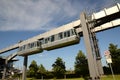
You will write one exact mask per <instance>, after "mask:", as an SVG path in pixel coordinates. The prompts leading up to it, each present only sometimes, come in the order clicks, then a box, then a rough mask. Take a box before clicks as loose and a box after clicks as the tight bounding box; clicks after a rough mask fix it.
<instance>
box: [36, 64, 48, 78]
mask: <svg viewBox="0 0 120 80" xmlns="http://www.w3.org/2000/svg"><path fill="white" fill-rule="evenodd" d="M46 72H47V71H46V69H45V67H44V66H43V65H42V64H40V65H39V66H38V71H37V73H38V75H37V77H38V78H43V77H44V76H45V75H46ZM40 76H41V77H40Z"/></svg>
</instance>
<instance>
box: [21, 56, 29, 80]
mask: <svg viewBox="0 0 120 80" xmlns="http://www.w3.org/2000/svg"><path fill="white" fill-rule="evenodd" d="M27 61H28V56H24V63H23V74H22V80H26V72H27Z"/></svg>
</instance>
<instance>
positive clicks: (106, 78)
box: [27, 75, 120, 80]
mask: <svg viewBox="0 0 120 80" xmlns="http://www.w3.org/2000/svg"><path fill="white" fill-rule="evenodd" d="M27 80H41V79H31V78H28V79H27ZM44 80H84V79H83V78H71V79H44ZM101 80H114V79H113V77H112V75H105V76H102V77H101ZM115 80H120V75H115Z"/></svg>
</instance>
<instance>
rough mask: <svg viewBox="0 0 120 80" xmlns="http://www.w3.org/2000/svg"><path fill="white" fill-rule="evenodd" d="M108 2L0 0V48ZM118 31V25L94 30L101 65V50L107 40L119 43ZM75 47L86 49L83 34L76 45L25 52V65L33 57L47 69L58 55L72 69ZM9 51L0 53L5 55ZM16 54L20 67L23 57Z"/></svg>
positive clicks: (98, 0) (109, 0)
mask: <svg viewBox="0 0 120 80" xmlns="http://www.w3.org/2000/svg"><path fill="white" fill-rule="evenodd" d="M116 1H117V0H116ZM112 4H113V0H84V1H83V0H0V49H2V48H5V47H7V46H9V45H12V44H15V43H17V42H18V41H19V40H26V39H28V38H31V37H33V36H36V35H38V34H41V33H43V32H46V31H48V30H52V29H53V28H57V27H59V26H61V25H64V24H67V23H69V22H72V21H74V20H77V19H79V17H80V13H81V12H82V11H84V10H87V11H88V12H91V11H92V12H94V11H99V10H101V9H103V8H104V7H108V6H110V5H112ZM119 32H120V27H117V28H114V29H111V30H107V31H103V32H99V33H97V38H98V39H99V47H100V52H101V55H102V63H103V65H105V59H104V55H103V54H104V51H105V50H107V49H108V46H109V43H114V44H117V45H118V47H120V37H119ZM79 50H82V51H83V52H84V53H86V51H85V46H84V41H83V38H81V40H80V43H79V44H77V45H73V46H69V47H65V48H61V49H56V50H52V51H44V52H43V53H39V54H35V55H31V56H29V60H28V66H29V64H30V63H31V61H32V60H35V61H36V62H37V64H38V65H40V64H43V65H44V66H45V68H46V69H48V70H51V69H52V67H51V65H52V64H53V63H54V62H55V59H56V58H57V57H61V58H62V59H63V61H65V64H66V68H67V69H74V62H75V57H76V55H77V53H78V51H79ZM13 52H15V51H10V52H7V53H5V54H1V55H2V56H7V55H9V54H11V53H13ZM17 58H18V59H19V61H18V62H17V63H15V66H16V67H19V68H21V67H22V65H23V57H19V56H18V57H17Z"/></svg>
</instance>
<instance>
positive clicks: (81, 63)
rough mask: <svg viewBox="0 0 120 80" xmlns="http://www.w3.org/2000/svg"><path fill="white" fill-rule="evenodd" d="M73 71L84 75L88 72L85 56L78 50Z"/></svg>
mask: <svg viewBox="0 0 120 80" xmlns="http://www.w3.org/2000/svg"><path fill="white" fill-rule="evenodd" d="M75 60H76V61H75V73H76V74H77V75H82V76H85V75H87V74H88V63H87V59H86V56H85V55H84V53H83V52H82V51H81V50H80V51H79V52H78V54H77V56H76V58H75Z"/></svg>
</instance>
